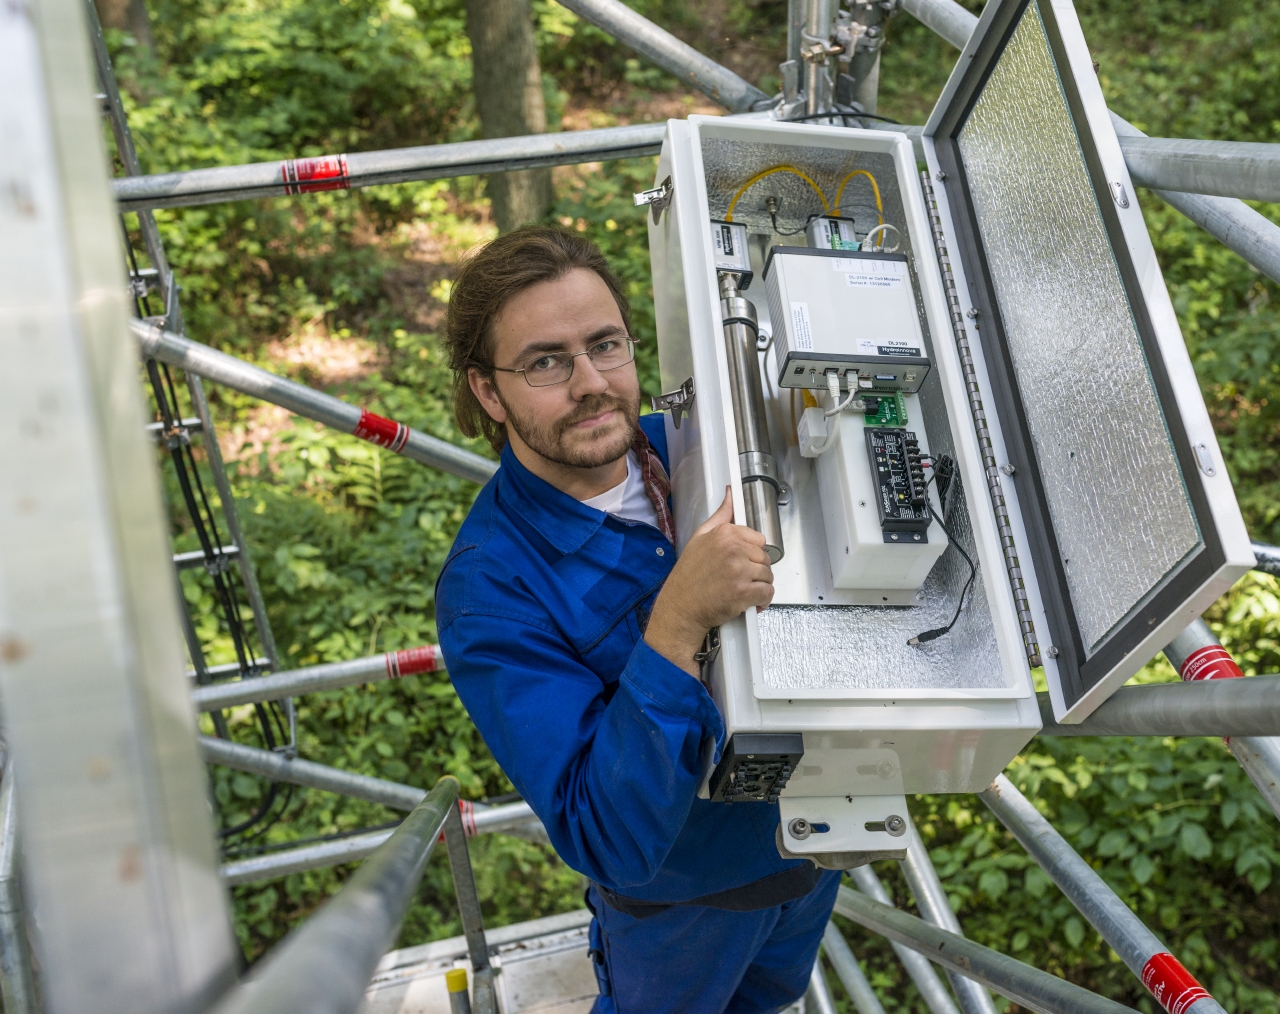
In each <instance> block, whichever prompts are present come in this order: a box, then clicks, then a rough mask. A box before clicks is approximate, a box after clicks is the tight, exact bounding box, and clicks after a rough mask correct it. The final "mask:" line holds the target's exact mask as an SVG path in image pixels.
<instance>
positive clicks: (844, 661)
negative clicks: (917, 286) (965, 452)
mask: <svg viewBox="0 0 1280 1014" xmlns="http://www.w3.org/2000/svg"><path fill="white" fill-rule="evenodd" d="M929 351H930V354H932V349H930V350H929ZM920 404H921V414H922V416H923V420H922V421H923V423H924V429H925V432H926V433H927V434H928V436H929V446H930V449H931V450H932V451H933V453H934V454H935V455H936V456H938V457H941V456H942V455H943V454H949V455H951V456H953V457H954V455H955V445H954V441H953V439H952V436H951V430H950V427H949V426H948V425H947V420H946V409H945V404H944V401H943V397H942V390H941V384H940V381H939V380H938V375H937V373H936V371H935V372H933V373H931V374H930V376H929V377H928V379H927V380H926V381H925V383H924V386H923V388H922V390H921V392H920ZM944 516H945V517H946V519H947V524H948V526H949V527H950V528H951V530H952V531H953V532H954V533H955V534H956V536H957V537H958V538H959V539H960V540H961V542H962V543H963V544H964V547H965V550H966V551H967V552H968V553H969V556H970V558H971V559H973V561H974V563H975V564H976V563H977V554H976V552H975V549H974V541H973V530H972V527H971V524H970V520H969V511H968V501H967V496H966V491H965V490H964V488H963V485H962V484H961V482H960V481H959V479H957V480H956V481H955V483H953V486H952V489H951V490H950V491H949V492H948V495H947V504H946V511H945V514H944ZM930 531H931V532H933V531H936V524H935V526H934V528H931V529H930ZM968 578H969V566H968V564H966V563H965V562H964V558H963V557H961V555H960V553H959V552H958V550H957V549H956V548H955V545H954V544H953V545H951V546H949V547H948V548H947V550H946V552H945V553H943V554H942V556H941V557H939V558H938V562H937V563H935V564H934V566H933V569H932V570H931V571H930V572H929V576H928V578H927V579H926V580H925V583H924V587H923V589H922V590H923V592H924V596H925V598H924V602H923V603H922V604H921V605H919V606H913V607H910V608H887V607H883V606H771V607H770V608H769V609H767V610H765V612H763V613H761V614H760V615H759V617H758V624H759V628H760V647H761V652H760V657H761V659H762V665H763V679H764V684H765V686H768V687H770V688H772V689H775V690H835V691H841V692H844V691H849V690H876V689H898V690H925V689H934V690H972V689H999V688H1001V687H1005V686H1007V683H1006V682H1005V679H1004V675H1003V667H1002V666H1001V663H1000V654H999V651H998V648H997V645H996V638H995V630H994V628H993V626H992V620H991V610H990V607H989V606H988V604H987V597H986V589H985V587H984V585H983V580H982V579H983V574H982V570H981V568H979V569H978V575H977V578H976V579H975V581H974V585H973V587H972V588H971V589H970V590H969V593H968V594H967V595H966V597H965V606H964V609H963V610H962V612H961V614H960V619H959V621H958V622H957V623H956V625H955V627H954V628H953V629H952V630H951V632H950V633H948V634H944V635H943V636H942V637H940V638H938V639H937V640H936V641H929V642H927V643H925V644H921V645H917V646H915V647H911V646H909V645H908V644H907V639H908V638H910V637H912V636H913V635H915V634H918V633H920V632H922V631H924V630H929V629H932V628H934V627H941V626H945V625H946V624H947V623H948V622H949V621H950V620H951V617H952V615H953V614H954V613H955V608H956V603H957V602H958V601H959V598H960V591H961V589H962V588H963V587H964V584H965V582H966V581H967V580H968Z"/></svg>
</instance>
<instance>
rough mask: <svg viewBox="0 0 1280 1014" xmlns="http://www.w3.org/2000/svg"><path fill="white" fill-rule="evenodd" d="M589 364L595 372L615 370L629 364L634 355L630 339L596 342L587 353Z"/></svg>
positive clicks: (607, 339)
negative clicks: (589, 359)
mask: <svg viewBox="0 0 1280 1014" xmlns="http://www.w3.org/2000/svg"><path fill="white" fill-rule="evenodd" d="M587 355H588V356H590V357H591V363H592V365H593V366H595V368H596V369H597V370H616V369H617V368H618V367H619V366H626V365H627V363H629V362H631V360H632V358H633V357H634V355H635V353H634V351H633V345H632V341H631V339H630V338H606V339H605V340H604V341H602V342H596V344H595V345H593V346H592V347H591V348H590V349H589V350H588V351H587Z"/></svg>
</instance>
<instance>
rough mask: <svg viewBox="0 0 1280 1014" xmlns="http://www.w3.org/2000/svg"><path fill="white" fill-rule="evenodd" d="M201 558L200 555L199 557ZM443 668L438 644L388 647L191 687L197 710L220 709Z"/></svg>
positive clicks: (437, 670)
mask: <svg viewBox="0 0 1280 1014" xmlns="http://www.w3.org/2000/svg"><path fill="white" fill-rule="evenodd" d="M201 559H203V557H201ZM443 669H444V655H443V654H442V653H441V651H440V648H439V646H438V645H434V644H427V645H423V646H422V647H420V648H405V649H404V650H402V651H388V652H385V653H384V654H381V655H370V656H369V657H368V658H357V659H352V660H351V661H349V662H326V663H325V664H323V665H309V666H305V667H304V668H302V669H290V670H288V671H287V672H279V673H273V674H272V675H270V676H259V677H256V678H254V679H251V680H231V681H229V682H226V683H210V684H208V685H206V686H202V687H196V688H195V689H194V690H192V691H191V701H192V703H193V704H194V705H195V706H196V710H197V711H221V710H222V709H223V708H233V707H235V706H236V705H238V704H256V703H258V702H261V701H275V700H279V699H280V698H282V697H301V696H302V695H303V694H314V693H318V692H320V691H321V690H337V689H338V688H340V687H349V686H354V685H356V684H358V683H376V682H378V681H379V680H388V679H397V678H399V677H401V676H412V675H414V674H415V673H423V672H439V671H442V670H443Z"/></svg>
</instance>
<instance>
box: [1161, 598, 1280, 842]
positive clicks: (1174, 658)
mask: <svg viewBox="0 0 1280 1014" xmlns="http://www.w3.org/2000/svg"><path fill="white" fill-rule="evenodd" d="M1164 653H1165V656H1166V657H1167V658H1168V659H1169V662H1170V663H1171V664H1172V665H1173V667H1174V668H1175V669H1177V670H1178V675H1179V676H1180V677H1181V678H1182V679H1183V680H1186V681H1193V682H1191V683H1190V685H1191V686H1199V687H1219V688H1221V689H1222V690H1225V689H1227V687H1231V688H1232V689H1235V688H1237V687H1239V688H1241V689H1243V688H1246V687H1247V688H1249V689H1254V688H1258V687H1259V684H1258V683H1257V680H1258V679H1259V678H1260V677H1257V676H1251V677H1249V678H1248V679H1247V680H1244V679H1242V677H1243V676H1244V673H1242V672H1241V671H1240V667H1239V666H1238V665H1236V660H1235V659H1234V658H1232V657H1231V655H1230V653H1229V652H1228V651H1227V650H1226V649H1225V648H1224V647H1222V644H1221V642H1220V641H1219V640H1218V638H1217V637H1215V636H1214V633H1213V631H1212V630H1210V629H1209V624H1207V623H1205V622H1204V620H1196V621H1195V622H1194V623H1192V624H1191V625H1190V626H1189V627H1187V629H1186V630H1184V631H1183V632H1182V633H1181V634H1179V635H1178V636H1177V637H1175V638H1174V639H1173V642H1172V643H1171V644H1170V645H1169V646H1168V647H1167V648H1165V650H1164ZM1261 679H1263V680H1264V681H1265V683H1264V684H1263V685H1264V686H1265V685H1266V684H1271V685H1272V686H1273V687H1274V690H1273V693H1272V694H1269V695H1267V698H1266V703H1265V704H1261V703H1260V704H1259V705H1258V708H1259V710H1265V711H1266V712H1267V713H1269V714H1270V715H1271V717H1272V718H1273V719H1274V721H1272V722H1271V723H1270V728H1269V729H1267V730H1266V732H1265V733H1263V734H1262V735H1256V734H1255V735H1248V734H1246V735H1241V734H1239V733H1237V732H1233V731H1232V730H1231V729H1229V728H1228V729H1226V730H1224V731H1226V732H1227V733H1228V735H1227V736H1226V744H1227V748H1228V749H1229V750H1230V751H1231V752H1232V753H1233V754H1235V757H1236V760H1238V761H1239V762H1240V766H1241V767H1242V768H1244V770H1245V774H1247V775H1248V776H1249V778H1250V779H1251V780H1252V782H1253V784H1254V785H1256V786H1257V787H1258V791H1259V792H1261V793H1262V798H1263V799H1265V800H1266V801H1267V805H1268V806H1269V807H1271V812H1272V813H1274V814H1275V815H1276V817H1278V818H1280V735H1276V734H1277V733H1280V713H1277V712H1278V711H1280V709H1277V708H1276V700H1277V698H1276V696H1275V691H1280V686H1278V685H1277V684H1280V678H1277V677H1270V678H1268V677H1261ZM1228 681H1229V682H1228ZM1254 696H1255V697H1256V696H1257V694H1256V693H1255V694H1254ZM1249 731H1252V730H1249Z"/></svg>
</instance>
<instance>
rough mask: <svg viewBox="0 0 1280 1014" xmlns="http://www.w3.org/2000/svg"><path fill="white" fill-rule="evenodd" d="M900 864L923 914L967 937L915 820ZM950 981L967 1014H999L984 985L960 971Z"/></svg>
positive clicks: (936, 924) (950, 975)
mask: <svg viewBox="0 0 1280 1014" xmlns="http://www.w3.org/2000/svg"><path fill="white" fill-rule="evenodd" d="M900 865H901V866H902V872H903V873H905V874H906V877H907V884H908V885H910V887H911V893H912V894H914V895H915V896H916V907H917V908H919V909H920V914H921V915H922V916H924V917H925V919H926V920H928V921H929V922H931V923H933V924H934V925H935V926H941V927H942V928H943V929H945V930H950V931H951V932H952V933H955V934H956V935H957V936H963V935H964V933H963V931H962V930H961V929H960V920H959V919H957V918H956V914H955V912H953V911H951V903H950V902H949V901H948V900H947V892H946V890H945V889H944V888H943V886H942V881H941V880H940V879H939V878H938V871H937V870H936V869H934V867H933V860H932V859H930V858H929V850H928V849H927V848H925V847H924V842H923V841H921V840H920V832H919V831H918V830H917V829H916V825H915V821H911V820H909V821H907V858H906V859H904V860H902V861H901V863H900ZM947 978H948V979H949V980H950V981H951V991H952V992H953V993H955V995H956V999H957V1000H958V1001H959V1002H960V1010H961V1011H963V1012H964V1014H996V1008H995V1004H993V1003H992V1002H991V994H990V993H988V992H987V991H986V990H985V989H983V988H982V986H981V985H979V984H978V983H976V982H974V981H973V980H972V979H970V978H968V977H966V976H964V975H960V974H959V973H957V972H952V971H948V972H947Z"/></svg>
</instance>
